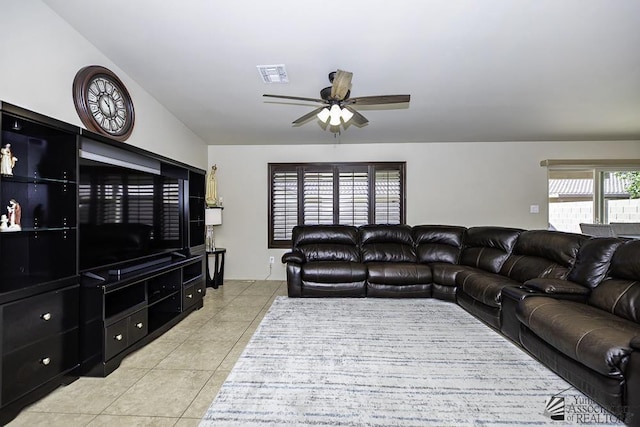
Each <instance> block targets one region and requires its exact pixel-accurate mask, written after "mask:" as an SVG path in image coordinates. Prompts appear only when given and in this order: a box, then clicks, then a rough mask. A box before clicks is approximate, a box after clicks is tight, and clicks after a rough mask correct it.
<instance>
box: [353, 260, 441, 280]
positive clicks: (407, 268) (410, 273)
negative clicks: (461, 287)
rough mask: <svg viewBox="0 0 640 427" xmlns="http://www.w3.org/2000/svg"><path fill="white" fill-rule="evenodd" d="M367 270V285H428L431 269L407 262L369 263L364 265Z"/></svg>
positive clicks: (423, 265)
mask: <svg viewBox="0 0 640 427" xmlns="http://www.w3.org/2000/svg"><path fill="white" fill-rule="evenodd" d="M365 265H366V267H367V270H368V277H367V280H368V282H369V283H380V284H384V285H416V284H430V283H431V282H432V279H431V267H429V266H428V265H425V264H415V263H409V262H369V263H367V264H365Z"/></svg>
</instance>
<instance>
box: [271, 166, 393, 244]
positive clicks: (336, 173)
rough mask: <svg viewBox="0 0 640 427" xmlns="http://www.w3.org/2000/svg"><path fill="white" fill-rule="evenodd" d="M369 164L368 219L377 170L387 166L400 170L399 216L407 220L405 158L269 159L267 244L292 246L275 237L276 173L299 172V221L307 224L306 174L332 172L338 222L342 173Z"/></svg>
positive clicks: (372, 214) (372, 208)
mask: <svg viewBox="0 0 640 427" xmlns="http://www.w3.org/2000/svg"><path fill="white" fill-rule="evenodd" d="M365 168H366V171H367V176H368V189H367V191H368V196H367V200H368V221H367V223H374V221H373V219H374V218H375V208H376V205H375V203H376V194H375V190H376V186H375V183H376V171H377V170H384V169H392V170H397V171H398V172H399V192H400V194H399V205H400V206H399V208H400V209H399V210H400V213H399V217H400V224H406V162H313V163H269V164H268V167H267V169H268V171H267V173H268V177H267V178H268V193H267V199H268V206H267V210H268V211H267V218H268V225H267V229H268V236H267V241H268V248H269V249H278V248H280V249H286V248H290V247H291V244H292V242H291V240H290V239H289V240H281V239H278V240H276V239H275V227H274V214H273V210H274V177H275V176H274V174H275V173H277V172H289V173H291V172H293V171H295V172H296V174H297V184H296V185H297V206H296V210H297V221H296V225H300V224H304V194H305V192H304V174H305V172H318V171H322V172H326V171H329V170H330V171H331V172H332V173H333V178H332V179H333V223H334V224H338V223H339V217H340V211H339V206H340V203H339V201H340V195H339V187H340V173H341V172H342V173H345V172H346V173H352V172H354V171H357V170H359V169H360V170H364V169H365Z"/></svg>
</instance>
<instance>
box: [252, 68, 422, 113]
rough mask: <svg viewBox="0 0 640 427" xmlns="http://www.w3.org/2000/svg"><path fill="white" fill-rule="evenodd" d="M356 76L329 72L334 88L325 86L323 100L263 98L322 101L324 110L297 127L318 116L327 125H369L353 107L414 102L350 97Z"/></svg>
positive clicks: (401, 98)
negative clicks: (348, 123)
mask: <svg viewBox="0 0 640 427" xmlns="http://www.w3.org/2000/svg"><path fill="white" fill-rule="evenodd" d="M352 77H353V73H351V72H349V71H343V70H338V71H333V72H331V73H329V82H330V83H331V86H329V87H325V88H324V89H322V90H321V91H320V98H305V97H300V96H287V95H269V94H264V95H262V96H266V97H269V98H281V99H291V100H296V101H311V102H319V103H321V104H322V105H321V106H320V107H318V108H316V109H315V110H313V111H311V112H309V113H307V114H305V115H304V116H302V117H300V118H298V119H296V120H294V121H293V124H294V125H299V124H302V123H304V122H306V121H307V120H309V119H311V118H313V116H317V117H318V119H320V121H322V122H323V123H327V121H329V124H330V125H331V126H340V123H347V122H349V121H350V120H351V121H353V123H354V124H355V125H356V126H363V125H365V124H367V123H368V122H369V120H367V118H366V117H364V116H363V115H362V114H360V113H359V112H358V111H357V110H355V109H354V108H353V107H357V106H358V105H380V104H399V103H404V102H409V100H410V99H411V95H379V96H358V97H355V98H350V97H349V95H350V94H351V78H352Z"/></svg>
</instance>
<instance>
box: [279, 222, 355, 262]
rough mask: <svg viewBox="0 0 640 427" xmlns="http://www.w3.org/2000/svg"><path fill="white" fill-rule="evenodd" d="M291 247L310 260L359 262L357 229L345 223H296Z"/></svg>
mask: <svg viewBox="0 0 640 427" xmlns="http://www.w3.org/2000/svg"><path fill="white" fill-rule="evenodd" d="M292 241H293V249H294V250H298V251H300V252H302V253H303V254H304V256H305V258H306V261H307V262H310V261H351V262H360V253H359V251H358V229H357V228H356V227H351V226H347V225H298V226H296V227H294V228H293V234H292Z"/></svg>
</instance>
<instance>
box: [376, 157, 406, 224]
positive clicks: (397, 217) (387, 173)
mask: <svg viewBox="0 0 640 427" xmlns="http://www.w3.org/2000/svg"><path fill="white" fill-rule="evenodd" d="M401 183H402V181H401V176H400V170H398V169H382V168H377V169H376V172H375V206H376V208H375V223H376V224H401V223H402V207H401V201H402V194H401Z"/></svg>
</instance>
